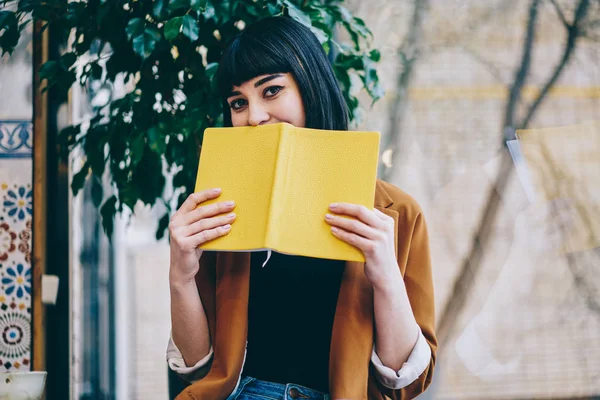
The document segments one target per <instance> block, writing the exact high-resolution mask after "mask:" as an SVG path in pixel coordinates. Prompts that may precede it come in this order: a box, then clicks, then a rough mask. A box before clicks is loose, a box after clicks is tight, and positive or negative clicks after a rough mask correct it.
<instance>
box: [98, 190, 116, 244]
mask: <svg viewBox="0 0 600 400" xmlns="http://www.w3.org/2000/svg"><path fill="white" fill-rule="evenodd" d="M116 205H117V197H116V196H115V195H112V196H111V197H109V198H108V199H107V200H106V201H105V202H104V204H103V205H102V207H101V208H100V215H101V216H102V228H103V229H104V232H105V233H106V236H108V239H109V240H111V239H112V234H113V227H114V217H115V213H116V211H117V209H116Z"/></svg>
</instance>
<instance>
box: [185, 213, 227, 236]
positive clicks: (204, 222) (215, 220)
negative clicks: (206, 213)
mask: <svg viewBox="0 0 600 400" xmlns="http://www.w3.org/2000/svg"><path fill="white" fill-rule="evenodd" d="M235 217H236V215H235V213H229V214H227V215H220V216H218V217H212V218H204V219H201V220H200V221H197V222H195V223H193V224H191V225H188V226H186V228H185V230H184V231H182V233H183V236H185V237H189V236H194V235H195V234H197V233H199V232H202V231H205V230H209V229H213V228H216V227H219V226H223V225H227V224H232V223H233V222H234V221H235Z"/></svg>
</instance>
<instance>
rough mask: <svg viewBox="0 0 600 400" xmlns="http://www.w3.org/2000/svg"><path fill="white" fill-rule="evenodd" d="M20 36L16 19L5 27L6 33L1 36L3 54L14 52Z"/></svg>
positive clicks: (0, 44)
mask: <svg viewBox="0 0 600 400" xmlns="http://www.w3.org/2000/svg"><path fill="white" fill-rule="evenodd" d="M20 38H21V33H20V32H19V27H18V26H17V23H16V21H15V23H13V24H10V25H8V26H7V27H5V28H4V33H3V34H2V36H0V49H2V55H4V53H8V54H12V52H13V50H14V49H15V47H17V44H18V43H19V39H20Z"/></svg>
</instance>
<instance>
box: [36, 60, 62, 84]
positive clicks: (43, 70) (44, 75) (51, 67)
mask: <svg viewBox="0 0 600 400" xmlns="http://www.w3.org/2000/svg"><path fill="white" fill-rule="evenodd" d="M57 68H58V63H57V62H56V61H46V62H45V63H44V64H43V65H42V66H41V67H40V72H39V75H40V79H41V80H43V79H50V78H51V77H53V76H54V75H55V74H56V70H57Z"/></svg>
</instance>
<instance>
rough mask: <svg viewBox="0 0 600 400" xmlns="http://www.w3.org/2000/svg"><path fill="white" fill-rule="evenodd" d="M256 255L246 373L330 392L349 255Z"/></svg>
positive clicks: (251, 273) (252, 268) (252, 258)
mask: <svg viewBox="0 0 600 400" xmlns="http://www.w3.org/2000/svg"><path fill="white" fill-rule="evenodd" d="M266 256H267V252H266V251H262V252H255V253H252V255H251V270H250V298H249V305H248V348H247V354H246V362H245V364H244V370H243V371H242V375H244V376H251V377H254V378H257V379H261V380H266V381H271V382H278V383H284V384H286V383H295V384H298V385H302V386H306V387H309V388H311V389H314V390H318V391H321V392H324V393H328V392H329V348H330V344H331V332H332V328H333V317H334V315H335V308H336V304H337V298H338V294H339V290H340V284H341V280H342V279H341V278H342V273H343V271H344V265H345V262H344V261H336V260H326V259H320V258H309V257H301V256H291V255H285V254H280V253H276V252H272V254H271V258H270V259H269V262H268V263H267V265H266V266H265V267H264V268H263V267H262V263H263V262H264V261H265V259H266Z"/></svg>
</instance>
